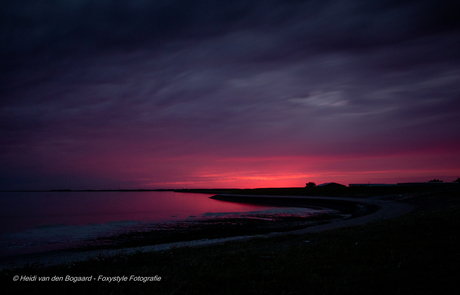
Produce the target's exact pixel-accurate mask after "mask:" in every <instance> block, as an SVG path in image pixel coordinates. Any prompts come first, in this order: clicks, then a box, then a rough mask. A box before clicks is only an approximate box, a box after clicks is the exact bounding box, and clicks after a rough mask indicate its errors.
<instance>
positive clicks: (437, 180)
mask: <svg viewBox="0 0 460 295" xmlns="http://www.w3.org/2000/svg"><path fill="white" fill-rule="evenodd" d="M428 182H442V180H439V179H436V178H435V179H432V180H430V181H428Z"/></svg>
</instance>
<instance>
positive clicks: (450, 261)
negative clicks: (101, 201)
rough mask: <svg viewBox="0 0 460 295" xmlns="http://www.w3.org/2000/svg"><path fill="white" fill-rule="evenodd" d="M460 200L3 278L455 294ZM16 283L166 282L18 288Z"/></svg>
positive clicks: (212, 289)
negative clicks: (315, 229)
mask: <svg viewBox="0 0 460 295" xmlns="http://www.w3.org/2000/svg"><path fill="white" fill-rule="evenodd" d="M287 190H289V189H287ZM459 197H460V196H459V191H458V190H455V189H454V190H446V191H442V190H439V191H431V192H425V193H421V192H418V193H415V194H413V195H411V196H410V197H409V198H407V201H408V202H412V203H413V204H414V205H415V206H416V208H417V210H416V212H415V213H412V214H409V215H406V216H403V217H399V218H396V219H393V220H387V221H380V222H375V223H371V224H367V225H362V226H355V227H351V228H343V229H336V230H333V231H328V232H323V233H317V234H304V235H286V236H280V237H273V238H259V239H253V240H250V241H246V242H228V243H225V244H221V245H214V246H207V247H196V248H177V249H170V250H168V251H163V252H155V253H137V254H134V255H117V256H113V257H103V256H101V257H99V258H97V259H93V260H90V261H86V262H75V263H73V264H69V265H61V266H53V267H40V266H39V265H29V266H26V267H23V268H19V269H11V270H4V271H2V272H1V273H0V278H1V287H2V294H85V293H88V294H385V295H386V294H418V295H419V294H454V293H455V294H457V292H458V290H457V286H458V275H457V270H458V265H459V264H460V251H459V250H458V249H459V246H460V245H459V232H460V231H459V229H460V198H459ZM14 275H38V276H50V277H52V276H64V277H65V276H66V275H70V276H75V277H76V276H90V275H93V277H94V278H93V280H95V279H96V278H97V276H98V275H104V276H123V275H125V276H128V277H129V276H130V275H139V276H155V275H158V276H160V277H161V281H159V282H146V283H142V282H121V283H114V282H112V283H108V282H95V281H92V282H77V283H71V282H13V280H12V278H13V276H14Z"/></svg>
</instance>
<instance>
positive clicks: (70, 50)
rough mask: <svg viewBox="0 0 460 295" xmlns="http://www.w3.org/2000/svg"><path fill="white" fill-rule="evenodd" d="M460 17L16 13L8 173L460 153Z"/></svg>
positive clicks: (52, 6)
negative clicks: (198, 159)
mask: <svg viewBox="0 0 460 295" xmlns="http://www.w3.org/2000/svg"><path fill="white" fill-rule="evenodd" d="M458 6H459V5H458V4H452V3H449V2H447V1H445V2H444V1H377V2H375V1H373V2H372V1H364V0H363V1H341V0H331V1H275V0H272V1H227V2H222V3H221V2H218V1H185V0H183V1H182V0H178V1H141V0H134V1H81V0H79V1H65V2H62V1H10V2H8V3H6V4H4V5H2V7H1V8H0V19H1V23H0V43H1V44H6V45H5V46H1V47H0V63H1V64H0V74H1V77H0V95H1V101H0V138H2V139H1V141H0V151H1V154H0V164H1V163H4V164H5V163H7V164H8V167H10V168H11V170H14V171H16V172H17V173H19V172H18V171H19V170H20V169H19V170H18V168H14V167H16V166H18V167H19V166H21V165H23V166H24V167H31V168H30V169H32V170H34V171H42V170H46V167H48V166H53V165H55V166H53V167H55V168H54V169H55V170H57V169H58V168H56V167H60V168H59V169H61V168H62V169H65V167H68V168H69V167H71V166H72V165H76V166H78V165H79V164H78V163H79V162H82V161H83V160H84V159H93V161H96V162H98V163H99V162H100V163H101V166H103V165H104V163H105V162H104V161H106V162H107V163H111V162H112V161H115V162H117V163H119V164H117V165H120V166H121V165H122V164H121V163H125V162H126V161H127V160H123V161H122V160H120V159H121V158H123V157H128V156H126V153H127V152H126V151H131V152H134V151H135V152H136V153H138V154H139V155H142V157H144V158H152V159H156V161H160V159H163V158H164V159H170V158H171V159H172V158H174V159H176V158H180V157H185V156H187V155H200V156H203V155H208V156H209V157H211V158H213V159H214V160H215V159H218V158H219V157H230V158H231V157H243V158H244V157H266V158H270V157H276V156H279V155H283V156H287V155H289V156H305V155H309V156H317V157H326V156H332V155H334V156H353V157H358V156H363V155H367V156H372V155H379V156H382V155H394V154H398V153H408V152H410V151H417V152H423V151H426V150H433V149H436V148H439V147H441V146H450V148H446V149H447V150H453V148H452V147H456V146H458V140H456V139H455V138H457V137H458V135H459V134H458V132H459V131H458V130H457V129H458V128H457V129H456V128H452V126H459V125H460V119H458V118H457V116H456V114H458V111H459V108H458V106H457V105H460V104H458V101H459V98H460V97H459V93H460V89H459V86H458V81H459V79H460V72H459V70H458V69H459V68H460V54H459V52H458V48H459V47H460V25H459V23H460V22H459V21H458V18H457V17H456V15H457V13H456V12H458V8H459V7H458ZM97 155H101V156H100V157H98V156H97ZM102 155H114V157H115V158H116V160H110V159H109V158H108V156H107V157H103V156H102ZM139 157H140V156H139ZM203 157H205V156H203ZM128 158H129V157H128ZM205 158H206V157H205ZM69 159H70V160H69ZM129 159H131V160H132V161H133V163H134V162H135V163H138V164H139V163H140V162H137V161H139V160H138V159H134V158H129ZM66 161H69V163H70V164H68V165H67V164H66ZM151 161H152V162H153V163H156V164H158V163H157V162H155V160H151ZM161 161H163V160H161ZM206 161H207V162H211V160H209V159H208V160H206ZM206 161H203V162H206ZM15 163H16V164H15ZM21 163H22V164H21ZM50 163H51V164H50ZM107 163H106V164H107ZM15 165H16V166H15ZM66 165H67V166H66ZM133 165H134V164H133ZM139 165H141V164H139ZM152 165H153V164H152ZM195 165H198V164H196V163H195ZM198 166H199V165H198ZM4 167H6V166H4ZM117 167H118V166H117ZM10 168H8V169H10ZM8 169H6V168H4V171H7V170H8ZM69 169H70V168H69ZM72 169H74V168H72ZM78 169H83V168H78ZM88 169H89V168H88ZM165 169H166V168H165ZM171 169H172V168H171ZM177 169H179V168H177ZM181 169H185V168H181ZM197 169H198V168H197ZM83 170H84V169H83ZM168 171H169V170H168ZM181 171H182V170H181ZM0 172H1V171H0ZM16 172H15V173H16ZM50 173H51V172H50ZM69 173H70V172H69ZM4 174H7V172H4ZM70 174H72V173H70ZM184 177H185V176H184ZM13 178H14V177H13Z"/></svg>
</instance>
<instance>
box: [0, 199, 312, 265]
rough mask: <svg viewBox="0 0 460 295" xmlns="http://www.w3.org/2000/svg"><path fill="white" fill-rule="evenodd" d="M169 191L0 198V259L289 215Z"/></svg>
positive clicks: (299, 211)
mask: <svg viewBox="0 0 460 295" xmlns="http://www.w3.org/2000/svg"><path fill="white" fill-rule="evenodd" d="M210 196H211V195H208V194H191V193H174V192H38V193H37V192H33V193H32V192H29V193H24V192H10V193H0V256H8V255H13V254H21V253H33V252H39V251H44V250H52V249H60V248H65V247H68V246H69V245H74V244H78V243H79V242H82V241H84V240H87V239H91V238H95V237H102V236H108V235H111V234H115V233H120V232H126V231H130V230H133V229H134V228H139V227H142V226H146V225H152V223H164V222H177V221H184V220H194V219H199V218H213V217H220V216H229V215H239V214H243V213H244V214H245V215H247V214H249V215H250V214H259V213H272V214H273V213H282V212H283V211H289V212H290V213H293V212H294V213H295V214H299V215H303V216H305V215H309V214H311V213H316V212H319V210H314V209H308V208H275V207H268V206H259V205H249V204H241V203H233V202H225V201H219V200H213V199H210V198H209V197H210Z"/></svg>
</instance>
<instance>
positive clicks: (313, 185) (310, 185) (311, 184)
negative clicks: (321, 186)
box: [306, 181, 316, 187]
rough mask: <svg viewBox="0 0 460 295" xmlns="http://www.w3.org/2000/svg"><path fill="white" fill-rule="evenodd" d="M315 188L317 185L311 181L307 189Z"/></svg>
mask: <svg viewBox="0 0 460 295" xmlns="http://www.w3.org/2000/svg"><path fill="white" fill-rule="evenodd" d="M315 186H316V183H314V182H311V181H310V182H309V183H307V186H306V187H315Z"/></svg>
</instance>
